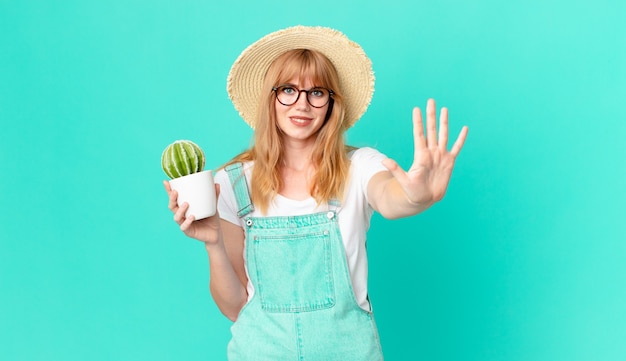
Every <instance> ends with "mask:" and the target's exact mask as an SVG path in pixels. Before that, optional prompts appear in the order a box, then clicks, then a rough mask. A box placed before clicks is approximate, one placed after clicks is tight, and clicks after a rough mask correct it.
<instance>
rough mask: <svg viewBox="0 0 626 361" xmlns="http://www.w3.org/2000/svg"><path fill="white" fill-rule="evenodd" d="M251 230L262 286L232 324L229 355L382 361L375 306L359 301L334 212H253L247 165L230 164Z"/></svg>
mask: <svg viewBox="0 0 626 361" xmlns="http://www.w3.org/2000/svg"><path fill="white" fill-rule="evenodd" d="M226 171H227V173H228V175H229V179H230V181H231V183H232V185H233V189H234V192H235V197H236V200H237V206H238V209H239V212H238V216H239V217H241V218H242V219H243V220H244V224H245V232H246V241H245V242H246V247H245V255H246V267H247V270H248V276H249V277H250V282H251V283H252V285H253V286H254V290H255V293H254V295H253V297H252V299H250V300H249V302H248V303H247V304H246V305H245V306H244V307H243V309H242V310H241V312H240V313H239V316H238V318H237V321H236V322H235V323H234V324H233V326H232V328H231V331H232V339H231V341H230V343H229V344H228V359H229V360H230V361H265V360H267V361H270V360H271V361H283V360H285V361H287V360H294V361H295V360H300V361H305V360H306V361H334V360H337V361H364V360H368V361H369V360H371V361H380V360H382V359H383V356H382V351H381V347H380V342H379V339H378V332H377V329H376V325H375V322H374V317H373V315H372V313H371V312H368V311H366V310H363V309H362V308H361V307H359V305H358V304H357V301H356V298H355V296H354V292H353V290H352V283H351V280H350V274H349V271H348V265H347V261H346V255H345V250H344V246H343V242H342V240H341V234H340V232H339V224H338V222H337V215H338V213H337V211H338V209H339V205H338V203H336V202H331V204H329V208H328V212H322V213H316V214H310V215H303V216H283V217H248V216H247V215H248V214H249V213H250V212H251V211H252V210H253V209H254V207H253V205H252V203H251V200H250V196H249V190H248V186H247V182H246V178H245V176H244V173H243V170H242V166H241V164H235V165H232V166H229V167H227V168H226Z"/></svg>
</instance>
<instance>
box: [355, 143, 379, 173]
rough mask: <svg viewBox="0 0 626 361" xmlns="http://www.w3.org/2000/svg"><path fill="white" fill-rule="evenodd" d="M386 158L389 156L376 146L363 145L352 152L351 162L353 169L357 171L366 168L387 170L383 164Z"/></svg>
mask: <svg viewBox="0 0 626 361" xmlns="http://www.w3.org/2000/svg"><path fill="white" fill-rule="evenodd" d="M386 158H387V156H385V155H384V154H383V153H381V152H379V151H378V150H376V149H374V148H370V147H363V148H358V149H355V150H354V151H352V152H351V154H350V163H351V167H352V169H353V171H357V172H358V170H359V169H364V168H365V169H372V170H374V171H377V170H385V169H386V168H385V167H384V166H383V165H382V161H383V160H384V159H386Z"/></svg>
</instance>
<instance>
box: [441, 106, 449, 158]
mask: <svg viewBox="0 0 626 361" xmlns="http://www.w3.org/2000/svg"><path fill="white" fill-rule="evenodd" d="M447 149H448V108H441V114H440V115H439V150H441V151H443V152H445V151H446V150H447Z"/></svg>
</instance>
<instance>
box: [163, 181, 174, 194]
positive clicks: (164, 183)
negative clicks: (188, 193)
mask: <svg viewBox="0 0 626 361" xmlns="http://www.w3.org/2000/svg"><path fill="white" fill-rule="evenodd" d="M163 186H164V187H165V191H166V192H167V193H168V194H169V193H170V192H171V191H172V186H170V182H168V181H166V180H163Z"/></svg>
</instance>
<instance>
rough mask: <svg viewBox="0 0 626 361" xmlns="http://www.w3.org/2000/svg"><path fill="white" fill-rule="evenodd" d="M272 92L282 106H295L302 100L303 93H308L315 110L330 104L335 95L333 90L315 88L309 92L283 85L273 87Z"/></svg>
mask: <svg viewBox="0 0 626 361" xmlns="http://www.w3.org/2000/svg"><path fill="white" fill-rule="evenodd" d="M272 91H273V92H274V93H275V94H276V99H278V101H279V102H280V104H282V105H287V106H289V105H293V104H295V103H296V102H297V101H298V99H299V98H300V94H301V93H306V100H307V102H309V104H310V105H311V106H312V107H313V108H321V107H323V106H324V105H326V104H328V102H329V101H330V97H331V96H332V95H333V94H335V93H334V92H333V91H332V90H330V89H326V88H322V87H315V88H311V89H309V90H300V89H298V88H296V87H295V85H291V84H283V85H279V86H277V87H273V88H272Z"/></svg>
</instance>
